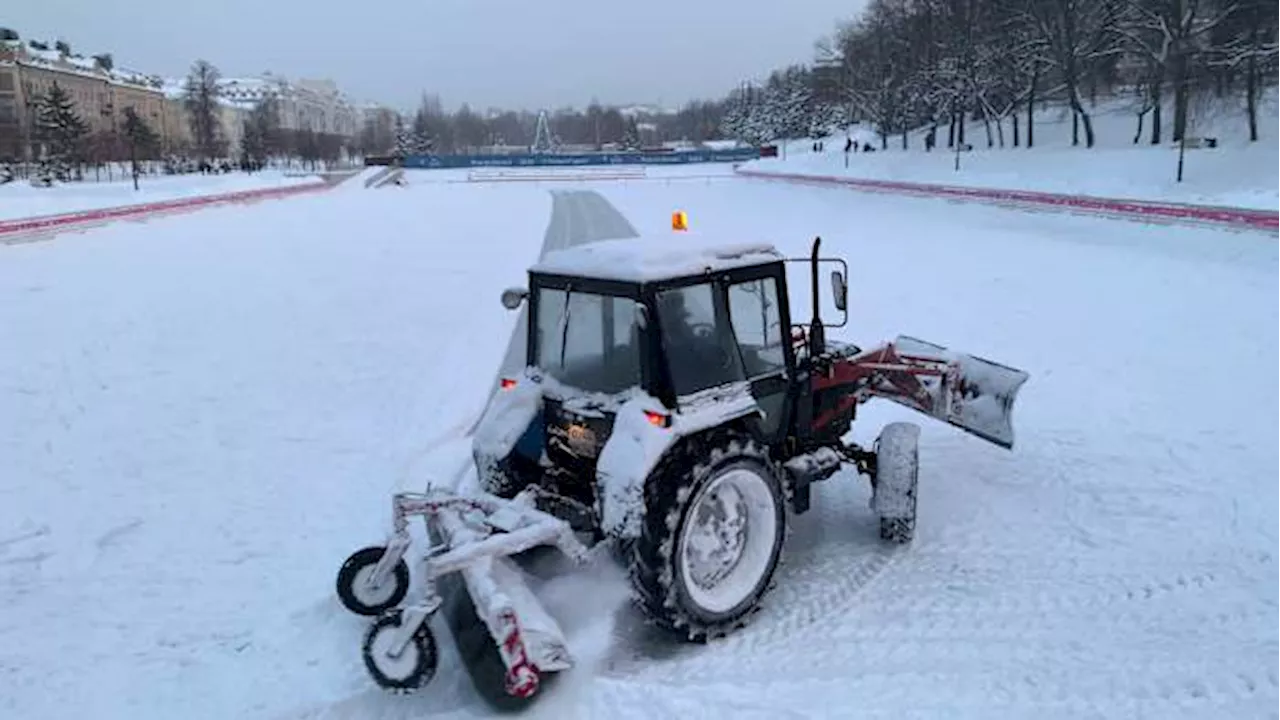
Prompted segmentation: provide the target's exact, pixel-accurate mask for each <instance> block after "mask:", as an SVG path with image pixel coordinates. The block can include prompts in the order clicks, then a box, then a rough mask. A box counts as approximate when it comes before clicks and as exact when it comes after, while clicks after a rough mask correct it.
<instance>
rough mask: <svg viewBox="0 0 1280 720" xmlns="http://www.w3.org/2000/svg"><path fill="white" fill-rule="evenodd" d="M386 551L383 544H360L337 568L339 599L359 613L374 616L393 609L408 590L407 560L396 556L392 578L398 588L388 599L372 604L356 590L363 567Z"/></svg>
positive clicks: (370, 565) (376, 560)
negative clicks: (361, 597) (368, 545)
mask: <svg viewBox="0 0 1280 720" xmlns="http://www.w3.org/2000/svg"><path fill="white" fill-rule="evenodd" d="M384 552H386V548H384V547H367V548H361V549H360V550H357V551H355V552H353V553H351V555H350V557H348V558H347V559H346V561H345V562H343V563H342V567H341V568H340V569H339V570H338V579H337V583H336V585H337V591H338V599H339V600H340V601H342V605H343V607H345V608H346V609H348V610H350V611H351V612H353V613H355V614H357V615H364V616H366V617H373V616H375V615H379V614H381V613H383V612H385V611H387V610H390V609H391V608H393V607H395V606H396V605H398V604H400V601H401V600H404V596H405V594H406V593H408V592H409V566H408V565H406V564H405V562H404V559H403V558H401V559H400V560H397V561H396V564H395V567H393V568H392V571H391V578H390V579H391V580H392V581H394V582H395V588H394V589H393V590H392V592H391V594H390V595H389V596H387V598H386V599H385V600H382V601H380V602H377V603H372V604H370V603H366V602H364V601H363V600H361V599H360V598H359V594H358V593H357V592H356V590H355V583H356V579H357V578H358V577H359V576H360V573H361V571H362V570H364V569H365V568H368V567H372V566H375V565H377V564H378V561H379V560H381V559H382V554H383V553H384Z"/></svg>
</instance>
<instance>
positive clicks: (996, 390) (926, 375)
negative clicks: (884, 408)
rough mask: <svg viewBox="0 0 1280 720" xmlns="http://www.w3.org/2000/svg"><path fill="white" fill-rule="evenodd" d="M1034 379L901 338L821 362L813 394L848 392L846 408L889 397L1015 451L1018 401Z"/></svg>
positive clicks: (842, 401) (985, 362) (841, 405)
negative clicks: (844, 356) (1015, 402)
mask: <svg viewBox="0 0 1280 720" xmlns="http://www.w3.org/2000/svg"><path fill="white" fill-rule="evenodd" d="M1028 377H1029V376H1028V375H1027V373H1026V372H1024V371H1022V370H1016V369H1014V368H1011V367H1007V366H1005V365H1000V364H998V363H993V362H991V361H990V360H984V359H982V358H978V357H974V356H972V355H965V354H961V353H955V352H951V351H949V350H947V349H946V348H944V347H941V346H939V345H933V344H932V343H927V342H924V341H922V340H917V339H915V338H911V337H906V336H900V337H899V338H898V339H897V340H895V341H894V342H892V343H888V344H886V345H883V346H881V347H878V348H875V349H873V350H867V351H864V352H861V353H859V354H857V355H854V356H853V357H848V358H839V359H835V360H832V361H830V362H828V363H818V364H817V365H816V367H815V372H814V376H813V390H814V391H815V392H819V391H830V390H839V391H841V392H844V393H847V395H846V397H845V398H842V399H841V402H839V403H837V407H844V408H847V407H848V406H849V405H851V404H855V403H862V402H866V401H867V400H870V399H871V398H873V397H881V398H885V399H886V400H890V401H892V402H895V403H898V404H899V405H903V406H905V407H909V408H911V409H912V410H915V411H917V412H920V413H924V414H925V415H929V416H930V417H933V418H936V419H938V420H942V421H943V422H946V423H949V424H951V425H954V426H956V427H959V428H960V429H962V430H965V431H967V432H970V433H973V434H974V435H977V436H978V437H981V438H982V439H984V440H987V441H989V442H992V443H994V444H996V445H999V446H1001V447H1004V448H1007V449H1011V448H1012V447H1013V421H1012V412H1013V402H1014V400H1015V398H1016V397H1017V394H1018V391H1019V390H1020V389H1021V387H1022V384H1023V383H1025V382H1026V381H1027V379H1028ZM823 420H824V418H818V419H817V424H819V425H821V424H822V423H823Z"/></svg>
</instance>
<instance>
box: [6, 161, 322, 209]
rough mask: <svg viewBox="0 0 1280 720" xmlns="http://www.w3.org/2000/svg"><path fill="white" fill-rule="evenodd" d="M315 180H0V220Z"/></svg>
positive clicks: (271, 174)
mask: <svg viewBox="0 0 1280 720" xmlns="http://www.w3.org/2000/svg"><path fill="white" fill-rule="evenodd" d="M317 179H318V178H317V177H316V176H315V175H291V176H286V175H285V174H284V173H283V172H280V171H277V170H266V171H263V172H260V173H254V174H252V175H249V174H246V173H242V172H235V173H231V174H229V175H166V176H160V177H145V178H142V179H141V180H140V181H139V185H138V190H136V191H135V190H134V189H133V183H132V182H102V183H97V182H78V183H65V184H61V185H56V186H54V187H52V188H37V187H32V186H31V184H30V183H29V182H24V181H14V182H11V183H6V184H4V185H0V220H13V219H18V218H29V217H36V216H39V215H58V214H61V213H69V212H79V211H82V210H99V209H102V208H113V207H121V206H124V205H142V204H145V203H153V202H161V201H164V200H178V199H181V198H189V197H201V196H205V195H221V194H223V193H232V192H240V191H242V190H260V189H264V188H274V187H285V186H289V185H298V184H305V183H313V182H316V180H317Z"/></svg>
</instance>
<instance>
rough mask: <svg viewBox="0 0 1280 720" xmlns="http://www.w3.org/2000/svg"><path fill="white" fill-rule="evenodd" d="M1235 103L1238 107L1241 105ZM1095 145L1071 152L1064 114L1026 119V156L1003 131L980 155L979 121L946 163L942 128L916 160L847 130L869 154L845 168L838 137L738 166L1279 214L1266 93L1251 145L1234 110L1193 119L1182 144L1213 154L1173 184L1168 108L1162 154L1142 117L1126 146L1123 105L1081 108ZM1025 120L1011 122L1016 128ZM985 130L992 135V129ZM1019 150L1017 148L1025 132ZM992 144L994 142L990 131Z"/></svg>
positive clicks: (1131, 123) (1127, 114)
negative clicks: (1138, 138)
mask: <svg viewBox="0 0 1280 720" xmlns="http://www.w3.org/2000/svg"><path fill="white" fill-rule="evenodd" d="M1241 102H1242V103H1243V101H1241ZM1091 112H1092V113H1093V114H1092V120H1093V124H1094V132H1095V134H1096V137H1097V145H1096V146H1095V147H1094V148H1091V149H1086V148H1085V147H1084V145H1083V143H1084V131H1083V130H1081V133H1080V137H1081V146H1080V147H1078V148H1073V147H1071V144H1070V143H1071V114H1070V112H1069V111H1068V110H1067V109H1066V108H1065V107H1052V108H1047V109H1044V110H1038V111H1037V112H1036V129H1035V139H1036V144H1035V148H1033V149H1030V150H1028V149H1026V148H1014V147H1011V145H1012V141H1013V129H1012V125H1011V124H1010V123H1009V122H1008V121H1006V122H1005V127H1004V134H1005V142H1006V144H1008V145H1010V147H1006V148H1004V149H1001V148H1000V147H998V146H997V147H995V148H992V149H988V148H987V140H986V133H985V131H984V129H983V126H982V123H981V122H980V121H977V122H970V123H968V124H967V126H966V130H965V134H966V137H965V140H966V141H967V142H968V143H969V144H970V145H972V146H973V151H972V152H965V153H962V154H961V155H960V170H959V171H957V170H956V169H955V161H956V156H955V153H954V152H953V151H949V150H948V149H947V147H946V142H947V128H946V126H945V125H944V126H942V127H940V128H939V129H938V144H939V147H938V148H937V149H935V150H934V151H933V152H925V151H924V136H923V133H922V132H915V133H912V136H911V138H910V148H911V149H909V150H908V151H906V152H903V151H902V149H901V148H902V137H901V136H893V137H890V138H889V146H888V150H885V151H880V138H879V137H878V136H876V135H875V134H874V133H873V132H871V131H870V130H869V129H867V128H864V127H860V126H856V125H855V126H852V135H853V136H854V137H855V139H857V140H859V141H860V142H869V143H871V145H872V146H873V147H875V148H876V150H877V151H878V152H874V153H852V154H850V156H849V162H848V168H846V167H845V157H844V143H845V136H844V134H843V133H839V134H837V135H836V136H832V137H830V138H827V140H826V146H825V151H824V152H822V153H820V154H815V153H814V152H813V151H812V149H811V145H812V142H811V141H808V140H803V141H791V142H790V143H788V144H787V150H786V157H785V158H782V157H779V158H776V159H774V158H769V159H762V160H757V161H754V162H750V163H747V164H746V167H749V168H751V169H753V170H759V171H770V170H772V171H775V172H788V173H809V174H816V175H836V176H839V175H848V176H850V177H858V178H865V179H871V180H893V181H900V182H925V183H939V184H945V185H960V186H965V187H982V188H993V189H1019V190H1038V191H1042V192H1055V193H1066V194H1079V195H1094V196H1099V197H1113V198H1129V199H1138V200H1162V201H1173V202H1187V203H1197V204H1204V205H1226V206H1235V207H1247V208H1259V209H1263V210H1276V209H1277V208H1278V207H1280V193H1278V192H1277V188H1278V187H1280V172H1278V171H1277V164H1276V157H1277V152H1278V151H1280V145H1278V144H1277V134H1276V129H1277V119H1278V118H1280V113H1278V111H1277V103H1276V94H1275V92H1274V91H1270V92H1268V94H1267V95H1266V96H1265V97H1264V99H1263V102H1262V103H1261V105H1260V106H1259V116H1258V132H1259V139H1258V141H1257V142H1255V143H1250V142H1248V134H1247V130H1248V125H1247V124H1246V121H1245V115H1244V110H1243V107H1241V108H1236V107H1234V106H1229V107H1224V108H1222V109H1218V110H1215V112H1214V114H1213V115H1209V114H1207V113H1206V114H1204V115H1202V116H1199V117H1193V120H1192V125H1191V127H1192V129H1191V132H1190V133H1189V136H1194V137H1216V138H1218V140H1219V142H1220V143H1221V144H1220V145H1219V147H1217V148H1213V149H1208V148H1203V149H1191V150H1188V151H1187V152H1186V154H1185V159H1184V162H1185V167H1184V175H1183V182H1181V183H1179V182H1177V167H1178V150H1177V146H1176V145H1174V144H1173V143H1172V142H1171V140H1170V138H1171V132H1172V128H1173V108H1172V106H1171V105H1170V106H1168V107H1166V108H1165V111H1164V137H1163V140H1164V144H1163V145H1161V146H1157V147H1153V146H1151V145H1150V144H1148V143H1149V140H1150V126H1151V117H1150V116H1149V115H1148V116H1147V118H1146V121H1145V131H1144V133H1143V135H1142V142H1140V143H1139V144H1137V145H1134V144H1133V142H1132V140H1133V136H1134V131H1135V130H1136V129H1137V115H1136V114H1134V113H1133V112H1132V110H1131V109H1130V103H1128V102H1127V101H1122V100H1106V101H1100V102H1099V103H1098V105H1097V107H1094V108H1091ZM1023 119H1025V118H1019V120H1020V121H1021V120H1023ZM993 128H994V126H993ZM1022 130H1023V133H1024V134H1023V140H1024V141H1025V139H1026V138H1025V130H1026V128H1025V125H1024V126H1023V128H1022ZM992 136H993V137H997V134H996V131H995V130H994V129H993V130H992Z"/></svg>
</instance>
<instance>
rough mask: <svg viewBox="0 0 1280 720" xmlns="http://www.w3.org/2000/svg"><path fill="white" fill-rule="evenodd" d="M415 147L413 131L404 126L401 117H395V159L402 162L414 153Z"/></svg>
mask: <svg viewBox="0 0 1280 720" xmlns="http://www.w3.org/2000/svg"><path fill="white" fill-rule="evenodd" d="M415 145H416V142H415V140H414V134H413V129H412V128H409V127H406V126H405V124H404V118H403V117H402V116H400V115H396V149H395V157H396V159H398V160H404V159H405V158H406V157H408V156H409V155H413V154H414V153H415V152H416V148H415Z"/></svg>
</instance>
